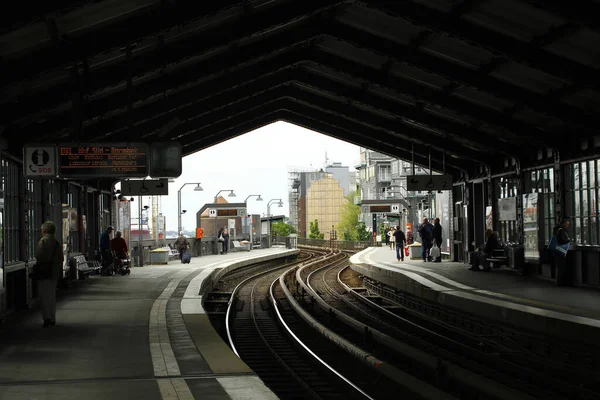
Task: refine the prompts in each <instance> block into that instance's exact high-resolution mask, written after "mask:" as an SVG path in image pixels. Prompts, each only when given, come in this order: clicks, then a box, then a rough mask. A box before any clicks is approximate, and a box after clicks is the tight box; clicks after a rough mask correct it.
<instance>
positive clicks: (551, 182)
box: [548, 168, 554, 193]
mask: <svg viewBox="0 0 600 400" xmlns="http://www.w3.org/2000/svg"><path fill="white" fill-rule="evenodd" d="M548 187H549V191H550V193H554V169H553V168H548Z"/></svg>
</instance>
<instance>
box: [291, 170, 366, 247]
mask: <svg viewBox="0 0 600 400" xmlns="http://www.w3.org/2000/svg"><path fill="white" fill-rule="evenodd" d="M288 180H289V203H290V219H289V223H290V224H291V225H292V226H294V228H296V230H297V232H298V236H299V237H308V234H309V233H310V223H311V222H312V221H315V220H317V221H318V222H319V229H320V231H321V232H322V233H324V234H325V239H329V238H330V232H331V230H332V229H335V226H337V225H338V224H339V222H340V216H341V211H342V207H343V206H344V204H345V203H346V202H347V201H348V200H347V199H346V196H348V194H350V193H351V192H352V191H354V190H356V172H350V171H349V167H347V166H342V165H341V163H333V164H331V165H329V166H327V167H326V168H325V169H324V170H320V171H299V170H290V171H288Z"/></svg>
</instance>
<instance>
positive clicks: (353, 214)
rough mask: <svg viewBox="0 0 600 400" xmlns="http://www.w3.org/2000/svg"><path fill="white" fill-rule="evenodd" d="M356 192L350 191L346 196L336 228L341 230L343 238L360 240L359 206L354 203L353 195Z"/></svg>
mask: <svg viewBox="0 0 600 400" xmlns="http://www.w3.org/2000/svg"><path fill="white" fill-rule="evenodd" d="M356 194H357V192H352V193H350V194H349V195H348V196H346V203H345V204H344V206H343V207H342V210H341V216H340V223H339V224H338V226H337V229H338V231H340V232H343V237H344V240H360V239H359V226H360V223H359V222H358V217H359V216H360V206H358V205H356V204H354V196H355V195H356ZM363 225H364V224H363ZM365 229H366V228H365Z"/></svg>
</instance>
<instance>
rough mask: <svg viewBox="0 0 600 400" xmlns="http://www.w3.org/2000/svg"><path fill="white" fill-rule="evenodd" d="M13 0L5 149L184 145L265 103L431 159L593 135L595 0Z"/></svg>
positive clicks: (368, 142)
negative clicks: (35, 4)
mask: <svg viewBox="0 0 600 400" xmlns="http://www.w3.org/2000/svg"><path fill="white" fill-rule="evenodd" d="M15 6H16V7H23V9H22V10H19V9H18V8H17V9H16V11H15V12H14V13H12V14H11V16H10V17H9V16H8V15H3V16H2V18H3V19H4V21H2V24H0V26H1V27H2V31H0V58H1V62H0V90H1V92H2V96H1V100H2V109H3V114H2V120H1V121H0V124H1V128H0V129H2V135H3V137H4V138H8V140H9V146H10V149H11V150H12V151H13V152H15V153H16V154H20V148H21V146H22V145H23V144H25V143H27V142H40V141H71V140H74V141H119V142H122V141H139V140H144V141H158V140H176V141H179V142H180V143H181V144H182V145H183V149H184V153H185V154H191V153H194V152H196V151H198V150H201V149H204V148H207V147H209V146H212V145H214V144H216V143H219V142H222V141H224V140H227V139H230V138H232V137H235V136H237V135H241V134H243V133H246V132H249V131H251V130H253V129H256V128H258V127H260V126H263V125H266V124H269V123H271V122H274V121H278V120H285V121H289V122H291V123H294V124H297V125H301V126H304V127H307V128H310V129H313V130H316V131H319V132H322V133H325V134H328V135H330V136H333V137H337V138H339V139H343V140H346V141H348V142H352V143H355V144H357V145H361V146H364V147H369V148H372V149H376V150H378V151H381V152H384V153H388V154H393V155H395V156H397V157H400V158H404V159H408V160H410V159H412V153H411V149H413V148H414V157H415V161H416V162H418V163H421V164H423V165H427V164H428V162H429V160H428V156H429V154H431V159H432V167H433V168H434V169H436V170H441V169H442V168H443V165H442V163H441V161H442V159H443V157H442V153H444V159H445V166H446V168H448V169H450V170H453V171H454V172H457V171H473V170H474V169H476V168H478V166H480V165H487V166H491V167H492V169H493V170H496V171H500V170H502V168H504V167H505V166H506V165H508V166H509V168H510V163H508V164H507V160H510V159H512V160H513V162H514V160H515V159H516V161H517V162H518V163H520V164H521V165H524V164H529V163H530V162H532V161H533V162H535V161H536V160H537V161H539V160H540V159H543V160H547V157H548V156H550V157H551V152H549V151H547V149H548V148H551V147H555V148H559V149H560V150H561V157H562V158H565V157H574V156H581V155H584V156H585V155H588V156H589V155H591V154H595V153H596V152H597V149H596V147H595V146H596V145H600V141H599V140H596V139H597V137H598V131H599V126H600V125H599V122H600V113H598V110H599V109H600V92H599V85H598V83H599V79H598V69H599V66H600V50H599V49H600V26H599V25H598V22H597V18H598V15H600V2H598V1H597V0H581V1H578V2H575V3H572V2H564V1H561V0H480V1H475V0H472V1H469V0H464V1H460V0H405V1H389V0H373V1H332V0H319V1H298V0H257V1H243V2H240V1H227V0H222V1H215V2H210V3H209V2H203V1H181V0H162V1H152V0H104V1H94V2H92V1H76V0H71V1H49V2H45V3H44V6H43V7H45V9H39V10H30V9H26V8H25V7H26V6H27V4H26V2H20V3H16V4H15ZM32 12H34V13H36V12H38V14H37V15H35V16H31V13H32ZM9 18H10V19H11V20H7V19H9ZM128 86H129V87H130V89H128ZM298 140H301V138H298ZM538 150H543V154H542V155H541V156H538V155H537V154H538ZM430 151H431V152H430Z"/></svg>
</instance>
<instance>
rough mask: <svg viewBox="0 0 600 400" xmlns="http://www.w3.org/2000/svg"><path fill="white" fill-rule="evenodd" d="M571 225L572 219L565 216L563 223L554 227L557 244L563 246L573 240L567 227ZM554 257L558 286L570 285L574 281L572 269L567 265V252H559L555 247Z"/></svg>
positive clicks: (553, 231)
mask: <svg viewBox="0 0 600 400" xmlns="http://www.w3.org/2000/svg"><path fill="white" fill-rule="evenodd" d="M570 225H571V221H570V220H569V219H568V218H563V220H562V221H561V223H560V224H559V225H557V226H555V227H554V229H553V230H552V233H553V234H554V235H555V236H556V245H555V247H556V246H563V247H566V246H565V245H567V244H569V243H570V242H571V238H569V234H568V233H567V229H569V226H570ZM552 259H553V260H554V265H555V268H556V284H557V285H558V286H568V285H570V284H571V283H572V282H571V281H572V277H571V271H570V269H569V266H568V265H567V254H566V253H565V254H562V253H559V252H558V250H556V249H553V251H552Z"/></svg>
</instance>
